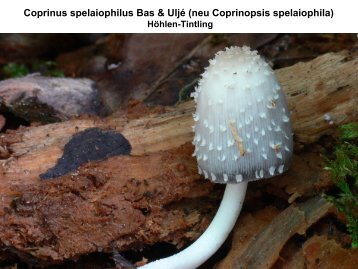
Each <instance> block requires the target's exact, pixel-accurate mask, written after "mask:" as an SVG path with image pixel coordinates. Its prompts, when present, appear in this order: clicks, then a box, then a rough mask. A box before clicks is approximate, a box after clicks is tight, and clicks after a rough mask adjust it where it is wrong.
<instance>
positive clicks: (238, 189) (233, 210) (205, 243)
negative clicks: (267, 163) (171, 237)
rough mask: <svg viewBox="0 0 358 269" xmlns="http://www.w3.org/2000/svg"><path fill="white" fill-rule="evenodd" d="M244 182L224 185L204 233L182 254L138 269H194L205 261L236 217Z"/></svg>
mask: <svg viewBox="0 0 358 269" xmlns="http://www.w3.org/2000/svg"><path fill="white" fill-rule="evenodd" d="M246 189H247V181H245V182H242V183H239V184H227V185H226V189H225V193H224V197H223V199H222V201H221V204H220V207H219V209H218V211H217V213H216V215H215V217H214V219H213V220H212V222H211V223H210V225H209V227H208V228H207V229H206V231H205V232H204V233H203V234H202V235H201V236H200V237H199V238H198V239H197V240H196V241H195V242H194V243H193V244H191V245H190V246H189V247H187V248H186V249H184V250H183V251H181V252H179V253H177V254H175V255H173V256H170V257H168V258H164V259H160V260H157V261H154V262H151V263H149V264H146V265H144V266H141V267H139V268H138V269H194V268H197V267H199V266H200V265H201V264H203V263H204V262H205V261H206V260H207V259H209V258H210V257H211V256H212V255H213V254H214V253H215V252H216V251H217V250H218V249H219V248H220V246H221V245H222V244H223V243H224V241H225V240H226V238H227V237H228V235H229V233H230V232H231V230H232V228H233V227H234V225H235V223H236V220H237V218H238V216H239V214H240V211H241V208H242V204H243V202H244V199H245V194H246Z"/></svg>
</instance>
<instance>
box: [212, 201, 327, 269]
mask: <svg viewBox="0 0 358 269" xmlns="http://www.w3.org/2000/svg"><path fill="white" fill-rule="evenodd" d="M331 209H332V204H331V203H329V202H327V201H325V200H324V199H323V198H320V197H314V198H311V199H309V200H307V201H306V202H304V203H303V204H300V205H298V206H296V205H291V206H289V207H288V208H286V209H285V210H284V211H282V212H281V213H280V214H279V215H278V216H276V217H275V218H274V219H273V220H272V221H271V223H270V224H269V225H267V226H266V227H264V228H263V229H261V230H260V231H259V232H258V233H257V234H255V235H254V236H252V238H251V242H250V243H249V244H247V245H246V246H245V247H246V248H245V249H244V250H242V249H240V248H238V252H239V253H235V251H232V252H229V254H228V255H227V256H226V258H225V259H224V260H223V261H222V262H221V263H220V264H219V265H218V266H217V267H216V269H224V268H225V269H228V268H242V269H249V268H255V269H269V268H271V266H272V265H273V264H274V263H275V262H276V260H277V259H278V258H279V254H280V251H281V249H282V247H283V246H284V245H285V243H286V242H287V241H288V239H290V238H291V237H292V236H293V235H294V234H296V233H298V234H304V233H305V232H306V230H307V229H308V228H309V227H310V226H311V225H312V224H313V223H315V222H316V221H317V220H319V219H320V218H322V217H323V216H325V215H326V214H327V213H328V212H329V211H330V210H331ZM238 229H239V228H238ZM235 238H236V237H235ZM236 240H237V241H235V240H234V241H233V244H239V243H240V238H239V237H237V238H236Z"/></svg>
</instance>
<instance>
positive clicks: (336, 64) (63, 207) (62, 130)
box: [0, 51, 358, 263]
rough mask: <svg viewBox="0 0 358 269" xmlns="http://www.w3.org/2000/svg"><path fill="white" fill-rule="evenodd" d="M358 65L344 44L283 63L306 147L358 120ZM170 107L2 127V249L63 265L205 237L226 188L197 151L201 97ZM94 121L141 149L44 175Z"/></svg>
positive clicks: (284, 79) (297, 136)
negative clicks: (201, 169)
mask: <svg viewBox="0 0 358 269" xmlns="http://www.w3.org/2000/svg"><path fill="white" fill-rule="evenodd" d="M357 65H358V58H357V53H350V52H348V51H343V52H339V53H329V54H325V55H323V56H320V57H318V58H316V59H314V60H312V61H310V62H307V63H299V64H296V65H294V66H291V67H288V68H283V69H280V70H277V71H276V74H277V76H278V78H279V80H280V82H281V84H282V87H283V89H284V91H285V93H286V96H287V99H288V103H289V107H290V110H291V111H292V120H293V127H294V132H295V139H296V145H298V146H301V145H305V144H309V143H313V142H315V141H317V140H318V139H319V138H320V137H321V136H322V135H324V134H329V133H330V132H332V131H334V129H335V127H336V126H337V125H340V124H342V123H345V122H350V121H356V120H357V119H358V111H357V103H358V100H357V99H358V92H357V91H356V89H357V88H358V78H357V76H356V68H357ZM164 110H165V111H164V112H163V111H162V112H160V113H159V112H157V110H156V109H153V110H149V111H148V113H147V114H146V115H145V116H136V117H133V116H130V115H129V114H116V115H114V116H112V117H109V118H105V119H99V118H77V119H72V120H69V121H66V122H61V123H54V124H49V125H43V126H37V127H28V128H20V129H18V130H16V131H9V132H7V133H6V134H2V135H1V137H0V149H1V150H0V158H1V159H2V160H0V161H1V165H0V176H1V180H0V197H1V199H0V216H1V218H0V248H1V249H2V250H6V251H10V252H12V253H16V254H17V255H21V257H23V258H24V259H28V260H35V261H37V262H41V263H58V262H62V261H64V260H68V259H75V258H77V257H79V256H81V255H84V254H87V253H91V252H96V251H110V250H111V249H113V248H116V249H118V250H119V251H123V250H127V249H139V248H141V247H142V246H143V245H145V244H153V243H155V242H160V241H166V242H171V243H173V244H175V245H177V246H182V245H183V244H184V243H185V242H187V241H190V240H193V239H195V238H196V237H198V236H199V234H200V233H201V232H202V231H203V230H204V229H205V228H206V226H207V225H208V224H209V222H210V219H211V217H212V215H213V214H214V212H215V209H216V206H217V202H218V197H220V196H219V195H220V190H221V188H220V186H219V187H215V188H214V187H213V184H211V183H209V182H204V181H203V180H202V179H201V178H200V177H199V176H198V175H197V171H196V162H195V159H194V158H193V157H191V152H192V146H191V145H190V141H191V140H192V132H191V125H192V124H193V122H192V117H191V114H192V112H193V110H194V104H193V102H192V101H189V102H186V103H183V104H180V105H178V106H176V107H174V108H165V109H164ZM88 128H100V129H104V130H115V131H117V132H120V133H121V134H122V135H123V136H124V137H125V138H126V139H127V140H128V141H129V143H130V145H131V148H132V151H131V155H130V156H115V157H110V158H108V159H106V160H102V161H97V162H90V163H88V164H85V165H83V166H82V167H80V168H79V169H78V170H75V171H72V172H70V173H68V174H66V175H64V176H62V177H58V178H55V179H52V180H43V179H40V175H41V174H43V173H45V172H46V171H48V170H49V169H50V168H52V167H54V166H55V165H56V163H57V161H58V159H60V158H61V156H62V155H63V149H64V147H65V145H66V144H67V143H68V142H69V141H70V139H71V138H72V137H73V136H74V135H75V134H78V133H80V132H82V131H83V130H86V129H88ZM287 180H288V181H289V180H290V178H287ZM213 190H215V191H214V192H213ZM206 200H208V201H209V203H204V201H206Z"/></svg>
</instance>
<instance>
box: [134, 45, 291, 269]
mask: <svg viewBox="0 0 358 269" xmlns="http://www.w3.org/2000/svg"><path fill="white" fill-rule="evenodd" d="M209 62H210V65H209V67H208V68H206V71H205V72H204V73H203V74H202V79H201V80H200V81H199V85H198V87H197V88H196V90H195V92H194V93H193V94H192V96H193V97H194V99H195V101H196V112H195V113H194V114H193V118H194V121H195V125H194V126H193V130H194V132H195V136H194V140H193V144H194V145H195V151H194V154H193V155H194V156H196V159H197V161H198V170H199V173H200V174H202V175H204V177H205V178H206V179H210V180H211V181H212V182H215V183H223V184H226V189H225V193H224V197H223V200H222V202H221V204H220V207H219V209H218V212H217V214H216V216H215V217H214V219H213V221H212V223H211V224H210V225H209V227H208V228H207V230H206V231H205V232H204V233H203V234H202V235H201V236H200V237H199V238H198V239H197V241H195V242H194V243H193V244H192V245H190V246H189V247H188V248H186V249H184V250H183V251H181V252H179V253H178V254H175V255H173V256H171V257H168V258H164V259H160V260H157V261H154V262H152V263H149V264H147V265H145V266H142V267H140V268H141V269H151V268H153V269H161V268H163V269H164V268H165V269H193V268H197V267H198V266H200V265H201V264H202V263H204V262H205V261H206V260H207V259H208V258H209V257H210V256H212V255H213V254H214V253H215V252H216V251H217V249H218V248H219V247H220V246H221V245H222V244H223V242H224V241H225V239H226V238H227V236H228V235H229V233H230V231H231V230H232V228H233V227H234V225H235V222H236V220H237V217H238V216H239V214H240V211H241V207H242V204H243V201H244V198H245V193H246V188H247V183H248V181H253V180H260V179H264V178H270V177H274V176H276V175H279V174H282V173H283V172H285V171H286V170H287V169H288V167H289V164H290V162H291V158H292V150H293V142H292V127H291V122H290V114H289V110H288V108H287V104H286V101H285V96H284V93H283V91H282V90H281V87H280V85H279V82H278V81H277V78H276V76H275V74H274V72H273V71H272V69H271V68H270V66H269V65H268V64H267V63H266V62H265V61H264V60H263V59H262V58H261V57H260V56H259V55H258V54H257V51H251V50H250V48H249V47H246V46H244V47H230V48H226V50H225V51H220V52H218V53H217V54H216V56H215V58H214V59H212V60H210V61H209Z"/></svg>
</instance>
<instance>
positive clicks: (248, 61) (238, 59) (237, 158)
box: [192, 46, 293, 183]
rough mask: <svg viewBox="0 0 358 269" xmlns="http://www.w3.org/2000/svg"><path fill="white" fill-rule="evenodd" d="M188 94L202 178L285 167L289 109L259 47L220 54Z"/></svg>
mask: <svg viewBox="0 0 358 269" xmlns="http://www.w3.org/2000/svg"><path fill="white" fill-rule="evenodd" d="M192 96H193V97H194V99H195V101H196V104H197V105H196V112H195V114H194V115H193V118H194V121H195V126H194V132H195V136H194V140H193V144H194V145H195V152H194V155H195V156H196V158H197V161H198V165H199V172H201V173H202V174H204V176H205V178H209V179H210V180H212V181H214V182H217V183H236V182H242V181H247V180H257V179H262V178H269V177H273V176H275V175H277V174H281V173H283V172H284V171H285V170H287V168H288V166H289V163H290V161H291V157H292V148H293V142H292V127H291V121H290V113H289V110H288V108H287V104H286V101H285V96H284V93H283V91H282V90H281V87H280V85H279V82H278V81H277V78H276V76H275V74H274V72H273V71H272V69H271V68H270V66H269V65H268V64H267V63H266V62H265V61H264V60H263V59H262V58H261V57H260V56H259V55H258V54H257V51H250V49H249V47H246V46H244V47H242V48H241V47H230V48H226V50H225V51H220V52H218V53H217V54H216V56H215V58H214V59H212V60H210V65H209V67H208V68H207V69H206V71H205V72H204V73H203V74H202V79H201V80H200V81H199V86H198V87H197V88H196V90H195V92H194V93H192Z"/></svg>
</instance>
